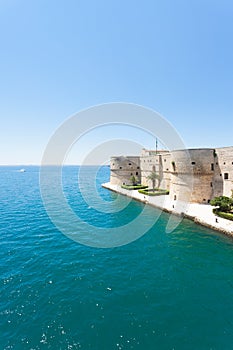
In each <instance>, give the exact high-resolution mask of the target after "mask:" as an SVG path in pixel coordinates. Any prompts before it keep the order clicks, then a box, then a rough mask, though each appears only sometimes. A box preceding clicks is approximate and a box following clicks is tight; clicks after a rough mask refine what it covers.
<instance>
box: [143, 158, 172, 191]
mask: <svg viewBox="0 0 233 350" xmlns="http://www.w3.org/2000/svg"><path fill="white" fill-rule="evenodd" d="M170 158H171V155H170V154H169V153H167V152H163V154H154V155H142V156H141V157H140V160H141V161H140V166H141V175H142V183H143V184H145V185H148V186H150V187H151V186H152V184H151V181H150V180H148V179H147V177H148V176H149V175H150V174H151V172H152V171H155V172H156V173H157V174H158V176H159V177H160V179H159V180H157V181H156V187H160V188H163V189H167V190H169V188H170Z"/></svg>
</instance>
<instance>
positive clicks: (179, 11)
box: [0, 0, 233, 164]
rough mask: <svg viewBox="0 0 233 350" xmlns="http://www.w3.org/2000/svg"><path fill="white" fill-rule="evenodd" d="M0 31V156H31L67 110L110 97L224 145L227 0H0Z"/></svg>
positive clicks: (231, 64) (232, 91) (232, 32)
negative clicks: (139, 106)
mask: <svg viewBox="0 0 233 350" xmlns="http://www.w3.org/2000/svg"><path fill="white" fill-rule="evenodd" d="M0 38H1V40H0V45H1V54H0V99H1V103H0V116H1V128H0V140H1V141H0V142H1V153H0V164H20V163H21V164H27V163H40V159H41V156H42V153H43V149H44V147H45V146H46V143H47V141H48V139H49V137H50V135H51V134H52V133H53V131H54V130H55V129H56V128H57V126H59V125H60V124H61V123H62V122H63V121H64V120H65V119H66V118H67V117H68V116H70V115H72V114H74V113H76V112H77V111H79V110H80V109H83V108H86V107H89V106H92V105H95V104H100V103H106V102H114V101H124V102H132V103H136V104H141V105H144V106H148V107H150V108H153V109H155V110H156V111H158V112H159V113H161V114H162V115H163V116H164V117H165V118H166V119H168V120H169V121H170V123H172V124H173V125H174V126H175V128H176V129H177V131H178V132H179V133H180V135H181V137H182V138H183V139H184V142H185V144H186V145H187V147H212V146H229V145H233V136H232V133H233V2H232V0H221V1H220V0H218V1H216V0H188V1H187V0H159V1H158V0H151V1H146V0H145V1H137V0H133V1H131V0H129V1H127V0H126V1H122V0H118V1H111V0H110V1H106V0H98V1H96V0H92V1H88V0H85V1H84V0H82V1H78V0H66V1H64V0H63V1H60V0H56V1H55V0H49V1H48V0H33V1H32V0H1V1H0ZM149 143H150V141H148V145H146V146H148V147H151V146H152V145H151V144H149Z"/></svg>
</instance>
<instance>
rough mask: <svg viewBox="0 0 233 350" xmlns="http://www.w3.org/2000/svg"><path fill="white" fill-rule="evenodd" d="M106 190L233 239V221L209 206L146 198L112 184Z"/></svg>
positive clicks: (158, 197)
mask: <svg viewBox="0 0 233 350" xmlns="http://www.w3.org/2000/svg"><path fill="white" fill-rule="evenodd" d="M102 186H103V187H104V188H106V189H109V190H111V191H114V192H117V193H120V194H122V195H125V196H128V197H131V198H132V199H135V200H138V201H141V202H143V203H146V204H149V205H152V206H154V207H156V208H159V209H162V210H164V211H166V212H169V213H173V214H176V215H184V217H187V218H189V219H191V220H193V221H195V222H196V223H198V224H201V225H203V226H207V227H209V228H211V229H213V230H217V231H220V232H223V233H225V234H227V235H230V236H232V237H233V221H230V220H226V219H223V218H220V217H217V216H215V215H214V214H213V207H212V206H211V205H209V204H197V203H188V204H187V203H184V202H180V201H176V202H174V201H173V202H172V201H171V199H170V197H169V196H166V195H164V196H163V195H162V196H145V195H143V194H141V193H139V192H138V190H126V189H123V188H122V187H121V186H119V185H113V184H111V183H110V182H108V183H105V184H103V185H102ZM216 219H217V220H216Z"/></svg>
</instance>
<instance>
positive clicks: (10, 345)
mask: <svg viewBox="0 0 233 350" xmlns="http://www.w3.org/2000/svg"><path fill="white" fill-rule="evenodd" d="M18 169H19V167H0V242H1V248H0V259H1V265H0V283H1V290H0V292H1V298H0V319H1V322H0V349H20V350H21V349H54V350H56V349H84V350H86V349H93V350H95V349H101V350H111V349H116V350H117V349H140V350H142V349H143V350H152V349H153V350H154V349H159V350H163V349H164V350H172V349H175V350H187V349H195V350H196V349H198V350H202V349H213V350H214V349H221V350H222V349H233V240H232V239H230V238H228V237H225V236H223V235H221V234H218V233H216V232H214V231H211V230H208V229H205V228H203V227H201V226H198V225H195V224H194V223H193V222H191V221H188V220H184V221H183V222H182V223H181V224H180V225H179V227H178V228H177V229H176V230H175V231H174V232H172V233H170V234H167V233H165V226H166V223H167V220H168V217H169V215H168V214H166V213H163V214H162V215H161V217H160V219H159V221H158V222H157V223H156V224H155V225H154V227H153V228H152V229H151V230H150V231H149V232H148V233H147V234H146V235H144V236H143V237H141V238H140V239H138V240H137V241H135V242H133V243H131V244H128V245H125V246H122V247H118V248H112V249H97V248H91V247H87V246H83V245H80V244H77V243H76V242H74V241H71V240H70V239H68V238H67V237H66V236H64V235H63V234H62V233H60V232H59V231H58V230H57V229H56V227H54V225H53V224H52V222H51V221H50V219H49V218H48V216H47V214H46V211H45V209H44V207H43V204H42V200H41V198H40V191H39V168H38V167H26V172H25V173H19V172H18V171H17V170H18ZM92 171H94V168H92V167H89V168H88V167H87V168H86V176H87V179H88V176H90V173H91V172H92ZM108 178H109V168H108V167H103V168H102V169H101V170H100V171H99V173H98V179H97V186H98V190H99V193H100V194H101V195H102V196H103V198H104V199H105V200H109V201H111V200H113V199H114V198H115V197H114V196H116V195H115V194H113V193H111V192H109V191H108V190H106V189H102V188H101V186H100V184H101V183H102V182H107V181H108ZM87 183H88V181H87ZM64 191H65V194H66V196H67V201H68V202H69V203H70V205H72V206H73V209H74V210H75V211H76V212H77V213H78V214H79V215H80V216H81V217H82V219H83V220H85V221H87V222H90V223H95V224H96V225H97V226H101V225H103V226H105V227H110V226H112V225H113V224H114V225H115V226H120V225H122V223H126V222H127V221H129V220H131V219H132V218H133V217H134V216H135V215H138V214H139V213H140V212H141V211H142V209H143V204H142V203H139V202H135V201H133V202H131V203H130V204H129V206H128V207H127V208H126V209H125V211H123V212H120V213H118V214H103V213H99V212H98V211H95V210H92V209H91V208H88V206H87V205H85V202H84V201H83V199H82V198H81V195H80V192H79V189H78V188H77V168H76V167H66V168H65V170H64ZM124 200H125V199H124V197H122V201H124ZM155 213H156V209H154V208H151V215H155Z"/></svg>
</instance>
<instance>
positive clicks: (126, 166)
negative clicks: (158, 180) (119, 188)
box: [110, 156, 141, 185]
mask: <svg viewBox="0 0 233 350" xmlns="http://www.w3.org/2000/svg"><path fill="white" fill-rule="evenodd" d="M110 169H111V177H110V182H111V184H113V185H123V184H125V185H132V183H131V181H130V178H131V176H133V175H134V176H135V177H136V178H138V181H139V182H141V170H140V157H139V156H138V157H137V156H127V157H124V156H120V157H111V161H110Z"/></svg>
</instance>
